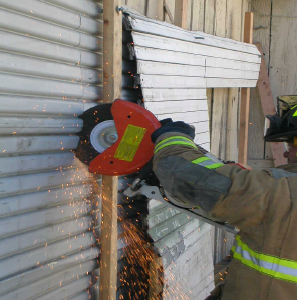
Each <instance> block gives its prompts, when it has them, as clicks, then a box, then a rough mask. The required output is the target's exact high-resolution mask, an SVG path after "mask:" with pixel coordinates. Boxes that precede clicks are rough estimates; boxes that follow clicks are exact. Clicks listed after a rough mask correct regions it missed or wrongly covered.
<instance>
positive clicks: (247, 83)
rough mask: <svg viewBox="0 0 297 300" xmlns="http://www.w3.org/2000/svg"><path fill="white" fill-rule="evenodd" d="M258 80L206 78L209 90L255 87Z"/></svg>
mask: <svg viewBox="0 0 297 300" xmlns="http://www.w3.org/2000/svg"><path fill="white" fill-rule="evenodd" d="M257 82H258V80H257V79H254V80H253V79H251V80H247V79H238V78H230V79H229V78H206V86H207V88H224V87H249V88H252V87H255V86H256V85H257Z"/></svg>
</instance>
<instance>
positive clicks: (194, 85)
mask: <svg viewBox="0 0 297 300" xmlns="http://www.w3.org/2000/svg"><path fill="white" fill-rule="evenodd" d="M140 85H141V86H142V87H143V88H157V89H158V88H163V89H168V88H175V89H178V88H181V89H184V88H189V89H202V88H206V80H205V78H203V77H179V76H166V75H143V74H140Z"/></svg>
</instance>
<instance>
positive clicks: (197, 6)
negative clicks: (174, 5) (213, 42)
mask: <svg viewBox="0 0 297 300" xmlns="http://www.w3.org/2000/svg"><path fill="white" fill-rule="evenodd" d="M204 7H205V1H203V0H193V3H192V30H194V31H196V30H198V31H204Z"/></svg>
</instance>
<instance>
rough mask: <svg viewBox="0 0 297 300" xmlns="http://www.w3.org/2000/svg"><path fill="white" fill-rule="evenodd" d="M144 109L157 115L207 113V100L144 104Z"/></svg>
mask: <svg viewBox="0 0 297 300" xmlns="http://www.w3.org/2000/svg"><path fill="white" fill-rule="evenodd" d="M144 106H145V108H146V109H148V110H150V111H152V112H155V113H158V114H166V113H180V112H184V113H186V112H189V111H197V110H200V111H206V112H208V107H207V100H206V99H205V100H183V101H166V102H145V104H144Z"/></svg>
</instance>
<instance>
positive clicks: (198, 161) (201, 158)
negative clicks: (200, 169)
mask: <svg viewBox="0 0 297 300" xmlns="http://www.w3.org/2000/svg"><path fill="white" fill-rule="evenodd" d="M207 160H210V158H208V157H205V156H203V157H200V158H197V159H195V160H193V161H192V163H193V164H195V165H198V164H200V163H202V162H204V161H207Z"/></svg>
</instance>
